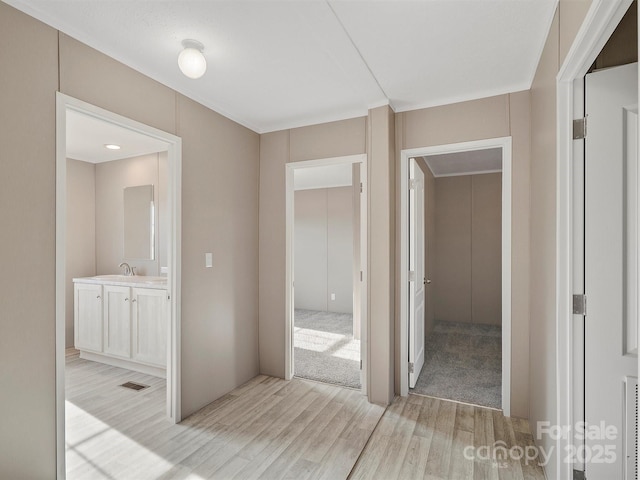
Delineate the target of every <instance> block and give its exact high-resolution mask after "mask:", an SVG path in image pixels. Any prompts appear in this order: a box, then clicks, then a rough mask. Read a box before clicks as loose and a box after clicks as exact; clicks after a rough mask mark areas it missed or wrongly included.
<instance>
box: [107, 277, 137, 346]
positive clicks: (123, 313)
mask: <svg viewBox="0 0 640 480" xmlns="http://www.w3.org/2000/svg"><path fill="white" fill-rule="evenodd" d="M103 296H104V300H103V305H104V353H108V354H110V355H115V356H118V357H124V358H131V289H130V288H129V287H118V286H115V285H105V286H104V294H103Z"/></svg>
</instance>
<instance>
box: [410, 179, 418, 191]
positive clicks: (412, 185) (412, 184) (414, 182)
mask: <svg viewBox="0 0 640 480" xmlns="http://www.w3.org/2000/svg"><path fill="white" fill-rule="evenodd" d="M417 186H418V180H414V179H411V180H409V190H415V189H416V187H417Z"/></svg>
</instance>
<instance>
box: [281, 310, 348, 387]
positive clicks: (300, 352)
mask: <svg viewBox="0 0 640 480" xmlns="http://www.w3.org/2000/svg"><path fill="white" fill-rule="evenodd" d="M293 330H294V355H295V357H294V362H293V366H294V374H295V375H296V376H297V377H302V378H308V379H310V380H316V381H319V382H325V383H332V384H335V385H343V386H345V387H351V388H360V341H359V340H354V338H353V316H352V315H351V314H350V313H333V312H317V311H312V310H300V309H296V311H295V319H294V329H293Z"/></svg>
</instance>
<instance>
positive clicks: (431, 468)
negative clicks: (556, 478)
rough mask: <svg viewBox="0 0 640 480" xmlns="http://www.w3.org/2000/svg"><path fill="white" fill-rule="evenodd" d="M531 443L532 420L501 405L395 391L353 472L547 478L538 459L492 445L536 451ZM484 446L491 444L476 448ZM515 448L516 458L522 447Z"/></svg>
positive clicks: (354, 475) (358, 478)
mask: <svg viewBox="0 0 640 480" xmlns="http://www.w3.org/2000/svg"><path fill="white" fill-rule="evenodd" d="M496 442H499V443H496ZM533 445H534V444H533V436H532V435H531V433H530V432H529V424H528V422H527V421H526V420H519V419H513V418H507V417H505V416H504V415H502V413H501V412H500V411H499V410H492V409H487V408H482V407H474V406H472V405H466V404H462V403H456V402H450V401H448V400H439V399H436V398H432V397H424V396H420V395H409V396H408V397H397V398H396V400H395V401H394V402H393V404H392V405H391V406H390V407H389V408H388V409H387V411H386V412H385V414H384V415H383V417H382V419H381V420H380V423H379V424H378V426H377V427H376V429H375V430H374V432H373V435H372V436H371V439H370V440H369V443H368V444H367V446H366V447H365V449H364V451H363V452H362V455H361V456H360V458H359V459H358V462H357V463H356V466H355V467H354V469H353V470H352V472H351V475H350V476H349V478H350V479H353V480H363V479H372V478H376V479H377V478H380V479H423V478H424V479H429V480H436V479H437V480H444V479H455V480H458V479H475V480H477V479H491V480H493V479H495V480H502V479H513V480H516V479H520V480H522V479H527V480H528V479H531V480H534V479H535V480H538V479H540V480H544V478H545V476H544V472H543V470H542V467H540V466H539V464H538V461H537V459H532V460H526V459H525V458H521V459H513V458H512V457H511V456H510V455H501V454H500V453H501V452H502V450H501V449H498V450H493V447H494V446H499V447H504V448H505V449H506V450H511V449H512V448H513V447H521V448H522V449H526V448H527V447H530V448H529V451H530V452H531V453H533ZM483 446H484V447H487V446H488V447H492V449H491V450H487V449H486V448H485V449H478V447H483ZM493 452H497V454H494V453H493ZM514 452H515V453H516V455H515V458H518V457H519V456H520V454H519V452H520V450H519V449H518V450H515V451H514ZM494 457H495V458H494Z"/></svg>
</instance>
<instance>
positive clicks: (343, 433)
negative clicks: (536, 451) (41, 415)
mask: <svg viewBox="0 0 640 480" xmlns="http://www.w3.org/2000/svg"><path fill="white" fill-rule="evenodd" d="M66 380H67V387H66V392H67V402H66V447H67V478H68V479H71V480H74V479H91V480H93V479H113V480H121V479H122V480H128V479H132V480H134V479H135V480H144V479H154V480H155V479H166V480H169V479H189V480H191V479H193V480H197V479H209V478H214V479H346V478H353V479H378V478H379V479H394V478H406V479H414V478H415V479H417V478H428V479H446V478H452V479H466V478H469V479H474V478H491V479H493V478H495V479H503V478H505V479H507V478H509V479H511V478H513V479H538V478H540V479H543V478H544V475H543V473H542V470H541V469H540V467H537V466H535V465H526V464H525V463H524V461H521V462H491V461H485V460H477V461H470V460H466V459H465V456H464V452H463V451H464V447H466V446H467V445H472V446H473V445H485V444H486V445H492V444H493V442H494V441H497V440H503V441H505V443H506V444H507V445H522V446H525V445H529V444H530V443H531V441H532V440H531V435H530V434H529V433H528V427H527V422H523V421H516V420H511V419H508V418H505V417H503V416H502V415H501V414H500V413H499V412H497V411H492V410H487V409H483V408H476V407H472V406H467V405H462V404H457V403H453V402H448V401H444V400H436V399H432V398H428V397H420V396H416V395H410V396H409V397H406V398H398V399H396V401H395V402H394V403H393V404H392V405H391V406H390V407H389V408H388V409H387V410H386V411H385V409H384V408H382V407H380V406H377V405H372V404H369V403H368V402H367V401H366V399H365V398H364V396H362V395H361V394H360V393H359V392H358V391H356V390H350V389H345V388H341V387H336V386H332V385H325V384H320V383H315V382H310V381H306V380H301V379H294V380H292V381H290V382H286V381H284V380H280V379H276V378H272V377H267V376H258V377H256V378H254V379H252V380H251V381H249V382H248V383H246V384H245V385H243V386H241V387H239V388H237V389H236V390H234V391H233V392H231V393H229V394H227V395H225V396H223V397H222V398H220V399H218V400H217V401H215V402H213V403H212V404H210V405H208V406H206V407H205V408H203V409H202V410H200V411H198V412H196V413H195V414H194V415H192V416H190V417H189V418H187V419H185V420H184V421H183V422H182V423H180V424H179V425H172V424H171V423H169V421H168V420H167V419H166V417H165V413H164V412H165V392H166V390H165V381H164V380H163V379H159V378H155V377H151V376H148V375H144V374H140V373H135V372H131V371H128V370H124V369H120V368H116V367H110V366H108V365H102V364H99V363H95V362H90V361H86V360H82V359H80V358H78V356H77V355H69V356H67V372H66ZM126 381H134V382H138V383H142V384H145V385H149V388H147V389H144V390H141V391H139V392H136V391H133V390H128V389H125V388H123V387H120V386H119V385H120V384H122V383H124V382H126Z"/></svg>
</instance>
